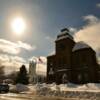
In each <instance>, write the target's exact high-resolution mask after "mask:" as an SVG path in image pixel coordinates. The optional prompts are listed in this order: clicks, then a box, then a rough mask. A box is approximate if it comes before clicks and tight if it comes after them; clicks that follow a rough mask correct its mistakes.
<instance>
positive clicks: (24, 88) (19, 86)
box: [10, 84, 29, 93]
mask: <svg viewBox="0 0 100 100" xmlns="http://www.w3.org/2000/svg"><path fill="white" fill-rule="evenodd" d="M24 91H29V88H28V87H27V86H26V85H23V84H17V85H10V92H14V93H19V92H24Z"/></svg>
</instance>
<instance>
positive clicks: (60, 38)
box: [56, 35, 73, 41]
mask: <svg viewBox="0 0 100 100" xmlns="http://www.w3.org/2000/svg"><path fill="white" fill-rule="evenodd" d="M66 38H70V39H71V40H73V38H72V37H71V36H69V35H66V36H61V37H59V38H57V40H56V41H59V40H63V39H66Z"/></svg>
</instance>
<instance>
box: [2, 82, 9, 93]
mask: <svg viewBox="0 0 100 100" xmlns="http://www.w3.org/2000/svg"><path fill="white" fill-rule="evenodd" d="M2 92H3V93H7V92H9V85H8V84H0V93H2Z"/></svg>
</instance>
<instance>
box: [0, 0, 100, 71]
mask: <svg viewBox="0 0 100 100" xmlns="http://www.w3.org/2000/svg"><path fill="white" fill-rule="evenodd" d="M16 17H21V18H23V20H24V22H25V24H26V29H25V31H24V32H23V34H21V35H18V34H15V32H13V31H12V29H11V23H12V21H13V19H14V18H16ZM65 27H67V28H69V29H70V31H71V32H70V34H71V35H73V37H74V39H75V41H76V42H77V41H84V42H86V43H87V44H89V45H90V46H91V47H92V48H93V49H94V50H95V51H96V53H97V58H98V60H99V61H100V30H99V29H100V1H99V0H9V1H8V0H0V64H1V65H4V66H6V72H10V71H11V70H16V69H18V68H19V67H20V66H21V64H26V66H28V63H29V60H30V59H32V58H33V57H36V58H38V57H41V59H42V60H43V61H44V62H45V64H42V65H41V66H40V68H38V71H39V72H43V73H44V72H46V57H47V56H48V55H50V54H52V53H54V49H55V44H54V41H55V39H56V36H57V35H58V34H59V33H60V30H61V29H62V28H65Z"/></svg>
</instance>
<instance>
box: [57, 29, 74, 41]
mask: <svg viewBox="0 0 100 100" xmlns="http://www.w3.org/2000/svg"><path fill="white" fill-rule="evenodd" d="M65 38H70V39H72V40H73V37H72V36H71V35H70V32H69V30H68V29H67V28H64V29H62V30H61V32H60V34H59V35H58V36H57V40H56V41H58V40H62V39H65Z"/></svg>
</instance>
